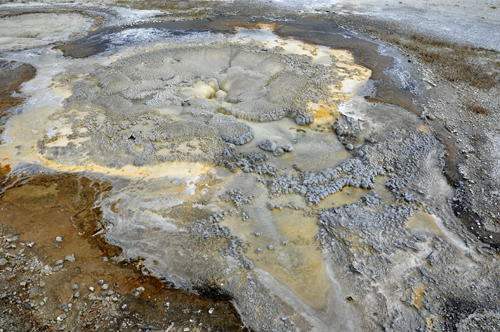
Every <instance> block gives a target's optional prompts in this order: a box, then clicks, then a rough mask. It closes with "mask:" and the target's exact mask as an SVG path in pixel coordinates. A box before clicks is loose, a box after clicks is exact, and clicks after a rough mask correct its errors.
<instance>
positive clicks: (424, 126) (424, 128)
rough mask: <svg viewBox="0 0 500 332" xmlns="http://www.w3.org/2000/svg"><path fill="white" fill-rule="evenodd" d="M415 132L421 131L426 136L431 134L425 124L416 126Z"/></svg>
mask: <svg viewBox="0 0 500 332" xmlns="http://www.w3.org/2000/svg"><path fill="white" fill-rule="evenodd" d="M417 130H418V131H421V132H423V133H426V134H430V132H431V131H430V129H429V127H427V126H426V125H425V124H423V125H420V126H418V127H417Z"/></svg>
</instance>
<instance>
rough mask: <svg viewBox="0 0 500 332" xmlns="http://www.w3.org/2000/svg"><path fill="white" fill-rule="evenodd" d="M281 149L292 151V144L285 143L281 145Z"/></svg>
mask: <svg viewBox="0 0 500 332" xmlns="http://www.w3.org/2000/svg"><path fill="white" fill-rule="evenodd" d="M281 148H282V149H283V151H285V152H292V151H293V146H291V145H290V144H285V145H283V146H282V147H281Z"/></svg>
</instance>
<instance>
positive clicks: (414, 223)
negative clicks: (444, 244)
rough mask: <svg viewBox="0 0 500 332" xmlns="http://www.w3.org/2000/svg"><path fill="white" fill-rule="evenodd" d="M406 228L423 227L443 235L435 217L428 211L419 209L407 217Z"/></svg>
mask: <svg viewBox="0 0 500 332" xmlns="http://www.w3.org/2000/svg"><path fill="white" fill-rule="evenodd" d="M406 228H407V229H410V228H411V229H425V230H426V231H428V232H430V233H432V234H434V235H438V236H441V237H444V236H445V235H444V234H443V232H442V231H441V228H439V226H438V224H437V223H436V219H434V217H433V216H432V215H430V214H428V213H425V212H423V211H420V212H418V213H416V214H415V215H414V216H413V217H410V218H409V219H408V223H407V224H406Z"/></svg>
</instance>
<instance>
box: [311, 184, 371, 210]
mask: <svg viewBox="0 0 500 332" xmlns="http://www.w3.org/2000/svg"><path fill="white" fill-rule="evenodd" d="M368 192H369V190H367V189H361V188H354V187H344V189H342V190H341V191H339V192H337V193H335V194H333V195H330V196H328V197H327V198H325V199H324V200H323V201H322V202H321V203H320V204H319V207H320V208H329V207H332V206H335V207H339V206H342V205H344V204H352V203H356V202H357V201H359V200H360V198H361V197H363V196H364V195H366V194H367V193H368Z"/></svg>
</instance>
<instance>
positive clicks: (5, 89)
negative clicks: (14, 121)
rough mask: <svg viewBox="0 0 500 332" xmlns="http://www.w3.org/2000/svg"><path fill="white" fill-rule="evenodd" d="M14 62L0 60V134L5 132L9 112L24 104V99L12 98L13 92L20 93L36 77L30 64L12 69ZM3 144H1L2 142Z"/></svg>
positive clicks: (34, 70)
mask: <svg viewBox="0 0 500 332" xmlns="http://www.w3.org/2000/svg"><path fill="white" fill-rule="evenodd" d="M11 64H12V61H5V60H0V134H1V133H2V132H3V125H4V123H3V120H2V119H3V118H4V117H5V116H7V115H8V114H9V113H8V112H7V110H9V109H11V108H13V107H16V106H17V105H20V104H22V103H23V102H24V98H21V97H12V96H11V95H12V92H14V91H15V92H19V88H20V87H21V84H22V83H24V82H26V81H29V80H31V79H32V78H33V77H35V75H36V69H35V67H33V66H32V65H30V64H28V63H23V64H21V65H19V66H18V67H16V68H12V67H15V66H12V65H11ZM0 143H1V142H0Z"/></svg>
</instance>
